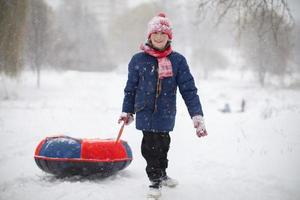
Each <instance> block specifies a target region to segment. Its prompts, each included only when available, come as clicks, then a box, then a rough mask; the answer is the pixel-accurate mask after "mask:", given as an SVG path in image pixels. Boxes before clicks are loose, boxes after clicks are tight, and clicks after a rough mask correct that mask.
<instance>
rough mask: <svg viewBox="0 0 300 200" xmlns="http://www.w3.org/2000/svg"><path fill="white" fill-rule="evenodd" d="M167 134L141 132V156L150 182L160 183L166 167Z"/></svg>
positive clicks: (168, 144)
mask: <svg viewBox="0 0 300 200" xmlns="http://www.w3.org/2000/svg"><path fill="white" fill-rule="evenodd" d="M170 141H171V139H170V135H169V133H160V132H148V131H143V140H142V146H141V150H142V155H143V157H144V158H145V160H146V162H147V166H146V172H147V175H148V178H149V180H150V181H151V182H160V181H161V179H162V178H163V177H165V176H166V175H167V174H166V169H167V167H168V158H167V157H168V151H169V148H170Z"/></svg>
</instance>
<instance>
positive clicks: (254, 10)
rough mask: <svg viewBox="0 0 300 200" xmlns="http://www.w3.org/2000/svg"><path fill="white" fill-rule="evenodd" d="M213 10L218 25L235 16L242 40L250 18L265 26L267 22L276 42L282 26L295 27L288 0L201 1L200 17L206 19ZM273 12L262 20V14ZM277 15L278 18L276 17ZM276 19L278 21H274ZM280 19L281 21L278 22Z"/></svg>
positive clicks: (238, 34)
mask: <svg viewBox="0 0 300 200" xmlns="http://www.w3.org/2000/svg"><path fill="white" fill-rule="evenodd" d="M209 9H213V10H214V11H215V14H216V18H217V19H216V25H219V24H220V23H221V22H223V21H224V20H225V18H226V17H227V16H233V19H234V21H235V22H236V24H237V29H238V31H237V36H238V39H240V38H241V35H242V32H243V29H244V27H245V26H246V25H247V24H248V23H249V22H248V19H249V17H252V19H256V18H258V19H259V21H260V22H261V23H262V24H263V23H265V20H267V21H268V22H267V23H269V24H271V26H270V31H272V33H273V35H274V38H275V40H276V41H277V35H278V30H279V29H280V27H281V26H282V24H283V23H284V24H286V23H287V24H288V25H290V26H293V25H294V23H295V22H294V18H293V16H292V14H291V11H290V8H289V6H288V1H287V0H199V4H198V17H199V18H202V19H203V18H205V15H206V14H207V10H209ZM267 11H271V16H270V17H268V18H266V19H263V20H261V18H260V16H261V13H266V12H267ZM275 15H276V16H275ZM275 17H276V20H274V19H275ZM277 17H279V19H280V20H277Z"/></svg>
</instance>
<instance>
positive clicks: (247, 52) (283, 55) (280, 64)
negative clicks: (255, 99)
mask: <svg viewBox="0 0 300 200" xmlns="http://www.w3.org/2000/svg"><path fill="white" fill-rule="evenodd" d="M273 12H274V11H271V10H270V11H268V10H262V11H261V13H260V14H258V13H257V14H258V16H253V17H249V18H248V19H247V21H248V23H247V25H246V26H245V27H244V30H245V31H244V33H243V34H244V35H245V37H243V38H242V40H241V45H240V47H241V50H242V53H243V57H244V59H245V60H246V63H247V65H249V66H250V67H251V69H253V70H254V71H255V72H257V75H258V78H259V79H258V80H259V83H260V84H261V85H262V86H263V85H264V83H265V77H266V75H267V74H272V75H279V76H280V77H283V76H284V75H285V74H286V73H287V72H288V61H289V60H290V58H291V55H292V43H291V42H290V38H291V34H292V27H291V26H290V25H289V24H288V23H287V22H285V21H282V19H281V17H280V16H279V15H277V14H276V13H273ZM270 18H273V21H274V23H279V22H280V23H281V26H279V27H278V30H276V37H275V35H274V34H273V32H272V31H269V30H270V27H271V26H272V24H269V23H268V21H269V20H270Z"/></svg>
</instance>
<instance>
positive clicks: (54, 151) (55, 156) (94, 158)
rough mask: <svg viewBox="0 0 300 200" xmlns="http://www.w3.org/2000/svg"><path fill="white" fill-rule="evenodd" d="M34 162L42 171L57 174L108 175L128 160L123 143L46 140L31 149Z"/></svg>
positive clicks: (91, 140) (95, 140) (126, 149)
mask: <svg viewBox="0 0 300 200" xmlns="http://www.w3.org/2000/svg"><path fill="white" fill-rule="evenodd" d="M34 158H35V162H36V164H37V165H38V167H39V168H41V169H42V170H43V171H45V172H48V173H51V174H54V175H57V176H70V175H83V176H87V175H92V174H97V175H100V176H104V177H105V176H109V175H111V174H113V173H115V172H117V171H119V170H122V169H124V168H126V167H127V166H128V165H129V164H130V163H131V161H132V151H131V149H130V147H129V145H128V144H127V142H125V141H123V140H120V141H119V142H117V143H116V142H115V140H112V139H107V140H101V139H76V138H72V137H68V136H57V137H47V138H46V139H44V140H42V141H41V142H40V143H39V145H38V146H37V148H36V150H35V155H34Z"/></svg>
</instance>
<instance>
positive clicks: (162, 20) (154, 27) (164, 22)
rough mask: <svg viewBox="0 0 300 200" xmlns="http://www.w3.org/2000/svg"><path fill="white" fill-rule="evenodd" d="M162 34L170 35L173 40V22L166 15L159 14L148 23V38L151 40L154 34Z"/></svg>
mask: <svg viewBox="0 0 300 200" xmlns="http://www.w3.org/2000/svg"><path fill="white" fill-rule="evenodd" d="M157 32H162V33H165V34H167V35H168V37H169V40H172V38H173V34H172V28H171V22H170V20H169V19H168V18H167V17H166V15H165V14H164V13H159V14H158V15H157V16H155V17H153V18H152V19H151V20H150V22H149V23H148V31H147V38H148V39H149V38H150V36H151V34H152V33H157Z"/></svg>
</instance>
